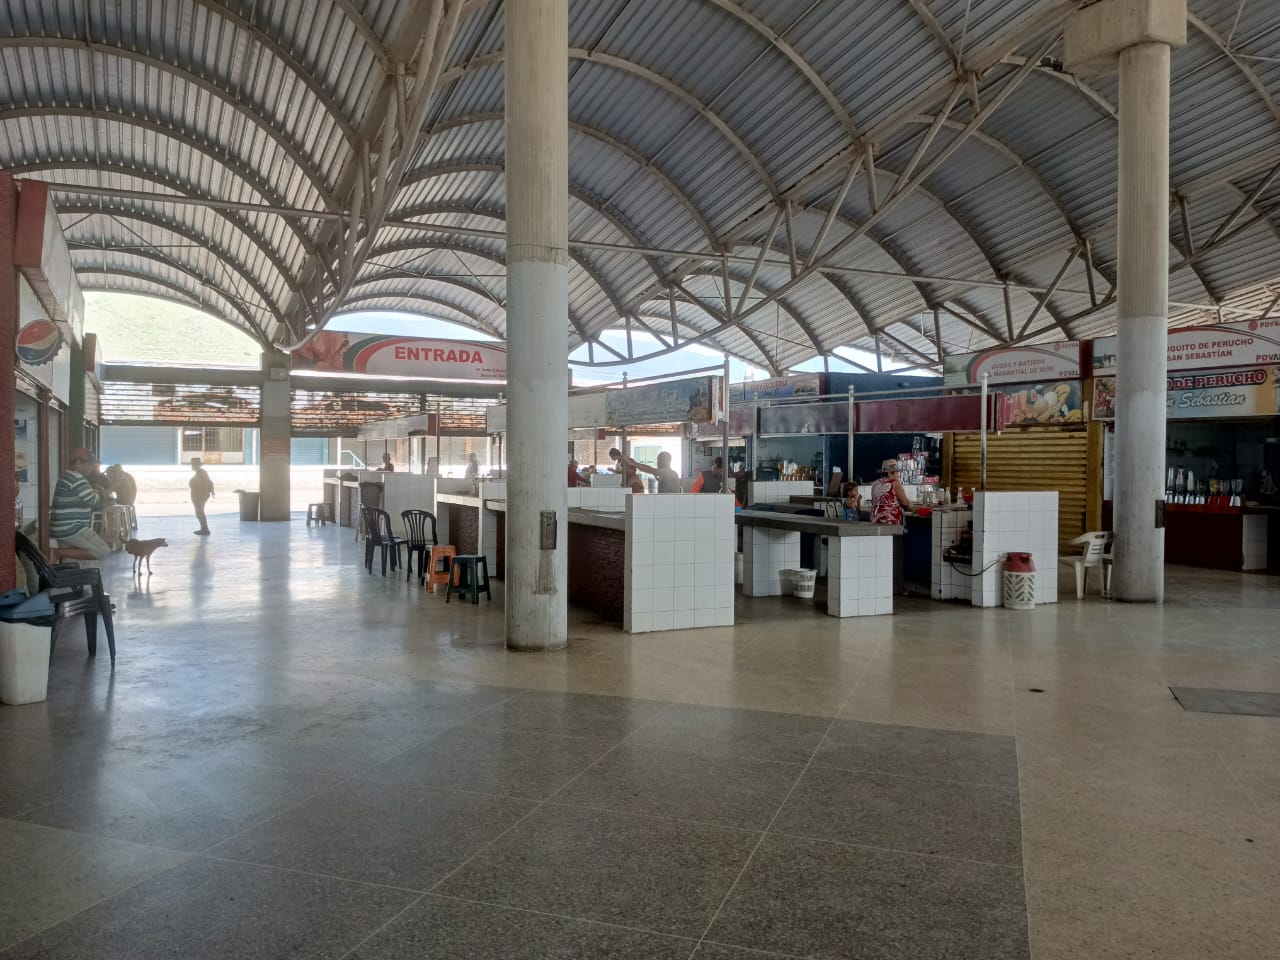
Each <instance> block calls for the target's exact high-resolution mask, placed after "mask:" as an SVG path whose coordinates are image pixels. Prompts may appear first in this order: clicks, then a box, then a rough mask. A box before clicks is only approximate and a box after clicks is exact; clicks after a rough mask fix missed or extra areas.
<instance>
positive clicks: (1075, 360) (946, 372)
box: [942, 340, 1080, 387]
mask: <svg viewBox="0 0 1280 960" xmlns="http://www.w3.org/2000/svg"><path fill="white" fill-rule="evenodd" d="M942 372H943V381H942V383H943V386H944V387H971V386H972V387H976V386H980V385H981V384H982V377H983V375H984V374H985V375H986V377H987V382H988V383H1039V382H1042V381H1058V380H1076V379H1078V378H1079V377H1080V343H1079V341H1076V340H1073V341H1071V342H1069V343H1045V344H1037V345H1036V346H1027V347H1005V348H1002V349H999V350H985V351H983V352H982V353H966V354H959V355H957V356H953V357H946V358H945V359H944V360H943V371H942Z"/></svg>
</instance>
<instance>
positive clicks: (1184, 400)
mask: <svg viewBox="0 0 1280 960" xmlns="http://www.w3.org/2000/svg"><path fill="white" fill-rule="evenodd" d="M1093 384H1094V386H1093V394H1094V404H1093V418H1094V419H1095V420H1114V419H1115V394H1116V391H1117V390H1121V389H1123V387H1122V386H1121V385H1118V384H1117V383H1116V379H1115V377H1095V378H1094V381H1093ZM1100 389H1101V390H1102V392H1103V395H1104V396H1105V397H1106V399H1107V400H1108V401H1109V402H1108V403H1106V404H1105V405H1104V404H1101V403H1099V402H1098V400H1099V390H1100ZM1168 391H1169V392H1168V396H1167V398H1166V404H1167V410H1168V417H1169V419H1170V420H1208V419H1217V420H1226V419H1231V418H1235V417H1273V416H1275V415H1276V414H1277V413H1280V368H1276V367H1251V368H1248V369H1245V370H1217V371H1214V370H1207V371H1206V370H1202V371H1186V372H1183V371H1178V372H1176V373H1175V374H1174V375H1173V376H1171V377H1169V380H1168Z"/></svg>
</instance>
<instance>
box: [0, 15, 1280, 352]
mask: <svg viewBox="0 0 1280 960" xmlns="http://www.w3.org/2000/svg"><path fill="white" fill-rule="evenodd" d="M570 3H571V20H570V23H571V27H570V31H571V35H570V37H569V42H568V48H569V51H568V56H569V69H570V132H569V136H570V139H571V152H570V163H571V170H570V182H571V184H572V186H573V190H572V200H571V245H572V247H573V250H572V252H573V260H572V264H573V265H572V267H571V273H572V276H571V279H570V321H571V323H570V325H571V326H572V328H573V330H574V339H575V342H576V341H580V342H587V343H589V342H592V341H593V339H595V338H598V337H599V336H600V334H601V333H602V332H603V331H605V330H609V329H618V328H620V326H625V325H629V324H631V323H636V324H639V327H638V329H642V330H643V329H647V328H648V327H649V326H651V325H652V326H653V328H654V329H655V330H657V331H658V332H659V333H661V334H663V336H664V337H665V336H666V331H665V330H663V329H661V328H662V327H663V325H664V324H667V325H672V326H673V328H674V330H675V334H673V335H672V336H671V338H670V339H669V340H662V341H659V342H660V343H667V344H668V346H670V347H671V348H674V345H675V343H676V337H683V338H684V339H685V340H688V339H689V337H692V338H696V340H697V341H698V342H704V341H705V342H710V343H714V344H717V345H718V346H720V347H723V348H724V349H728V350H730V351H732V352H737V353H740V354H741V355H742V356H743V357H744V358H745V359H748V360H750V361H751V362H761V361H763V362H765V363H766V364H767V365H769V366H770V367H771V368H772V369H785V368H787V367H789V366H791V365H794V364H795V363H798V362H800V361H802V360H804V359H807V358H808V357H811V356H814V355H824V354H829V353H830V352H831V351H832V350H834V349H835V348H836V347H838V346H843V345H848V344H857V345H859V346H864V347H865V346H872V345H874V341H875V340H876V339H877V337H878V336H883V337H884V338H885V341H886V344H885V346H886V347H887V348H888V349H892V350H896V351H898V352H899V353H901V354H903V355H906V356H912V355H914V356H915V357H916V359H917V360H920V361H921V362H924V361H925V360H927V359H930V358H932V357H934V356H935V355H937V356H939V357H940V356H941V354H943V353H945V352H948V351H949V350H951V349H953V348H956V349H960V348H962V347H966V346H969V345H972V344H974V343H975V342H976V343H978V344H979V345H982V346H986V345H990V344H994V343H999V342H1003V341H1007V340H1019V339H1022V338H1024V337H1038V338H1043V337H1052V336H1067V335H1083V334H1085V333H1098V332H1106V331H1107V330H1109V329H1111V328H1113V326H1114V297H1113V295H1112V294H1113V290H1114V281H1115V204H1114V193H1115V184H1116V115H1115V103H1116V91H1115V88H1116V83H1115V78H1114V77H1113V76H1106V75H1103V76H1096V77H1072V76H1070V75H1068V74H1064V73H1060V72H1057V71H1055V70H1054V69H1053V66H1052V63H1053V55H1054V54H1055V53H1056V52H1057V50H1058V44H1059V35H1060V30H1061V25H1062V21H1063V18H1064V17H1065V15H1066V14H1067V13H1068V12H1069V11H1070V9H1071V7H1072V6H1073V5H1080V4H1081V3H1083V0H1075V3H1073V2H1072V0H1068V2H1065V3H1064V2H1060V0H1003V2H1000V3H987V2H984V3H978V4H975V3H974V2H972V0H884V2H881V3H877V4H869V5H865V8H860V10H859V22H858V29H857V30H849V29H848V6H847V3H846V2H844V0H804V2H800V0H779V2H777V3H773V2H770V3H762V2H759V0H684V2H682V3H679V4H676V3H670V2H654V3H640V4H637V3H633V2H630V3H629V2H627V0H570ZM1188 6H1189V31H1188V44H1187V46H1186V48H1184V49H1182V50H1179V51H1177V52H1175V54H1174V58H1173V79H1174V90H1173V98H1172V104H1171V107H1172V113H1173V116H1174V142H1173V145H1172V154H1171V156H1172V161H1171V173H1172V181H1171V184H1172V188H1173V192H1174V195H1175V209H1174V212H1173V214H1174V215H1173V217H1172V225H1171V236H1170V246H1171V260H1172V263H1173V269H1172V275H1171V294H1172V296H1173V297H1174V300H1175V303H1174V308H1173V315H1172V316H1171V318H1170V319H1171V323H1173V324H1185V323H1188V322H1193V321H1196V320H1200V321H1202V322H1204V321H1212V320H1214V319H1216V318H1218V316H1219V315H1220V314H1219V310H1221V315H1222V316H1237V315H1248V314H1249V313H1252V312H1256V311H1257V310H1258V305H1259V304H1263V305H1266V304H1268V303H1270V302H1271V300H1272V297H1271V296H1270V295H1268V291H1269V290H1270V289H1272V288H1276V289H1280V70H1276V69H1274V68H1273V67H1272V66H1271V64H1272V63H1274V62H1280V31H1276V30H1275V29H1274V17H1273V15H1272V16H1269V15H1268V12H1267V10H1266V9H1265V8H1266V7H1267V6H1268V5H1266V4H1252V5H1250V4H1246V5H1243V6H1240V7H1239V9H1237V6H1239V5H1236V4H1230V5H1224V4H1222V3H1220V2H1216V0H1188ZM1228 6H1229V7H1230V8H1231V9H1227V7H1228ZM433 10H436V11H440V12H446V11H448V10H454V11H455V12H456V13H457V19H456V21H455V20H453V19H452V18H451V17H449V16H441V18H440V20H439V22H440V23H441V24H443V25H444V29H445V30H446V33H447V34H448V32H449V31H452V33H451V35H446V36H445V37H444V39H445V40H446V41H448V42H447V43H443V44H442V45H441V47H440V49H441V50H443V51H444V53H443V56H442V57H441V58H436V57H433V56H432V50H431V49H424V38H425V37H427V36H428V35H429V33H430V23H431V14H432V11H433ZM502 21H503V18H502V3H501V2H500V0H466V2H463V0H427V2H417V0H376V2H375V0H305V2H304V0H276V2H273V3H269V4H262V3H260V2H257V3H255V2H253V0H132V2H122V3H113V4H88V5H86V4H84V3H83V2H81V0H14V2H12V3H10V4H8V5H7V6H6V7H5V9H4V10H3V11H0V65H3V67H4V69H3V71H2V74H0V132H2V134H3V135H0V169H6V170H10V171H13V172H16V173H18V174H20V175H27V174H37V175H44V176H46V177H48V178H49V179H51V180H53V181H54V182H55V190H56V194H55V196H56V199H57V201H58V202H59V204H60V207H61V210H62V212H63V215H64V223H65V225H67V226H68V227H72V225H73V224H74V223H75V221H76V219H77V218H79V217H81V216H85V215H86V214H88V213H90V212H92V213H95V214H103V215H105V216H110V217H118V218H120V220H121V221H124V222H126V223H127V224H128V229H127V230H125V229H114V228H113V229H98V226H100V225H99V224H98V223H97V222H96V221H93V220H91V221H89V222H88V223H86V224H82V225H79V228H78V229H79V230H80V233H79V236H80V237H82V238H86V237H88V234H87V233H86V232H85V231H87V230H89V229H98V232H97V234H95V235H94V236H93V237H92V238H91V239H92V240H93V241H94V242H96V243H97V244H98V249H100V250H105V251H106V252H104V253H102V254H101V255H97V254H94V253H92V252H91V251H90V250H89V249H88V248H87V247H86V248H85V249H83V250H79V249H78V250H77V252H76V266H77V269H78V270H80V271H81V272H82V275H83V277H84V279H85V280H86V281H91V282H92V283H89V282H86V286H91V285H93V284H97V285H102V284H104V283H108V282H109V280H108V278H109V277H110V276H112V275H114V276H118V277H119V280H120V283H121V285H127V286H128V287H129V288H130V289H150V290H152V291H153V292H155V293H156V294H157V295H161V296H168V297H171V298H174V297H186V296H193V297H195V298H196V301H197V302H201V300H200V298H201V297H204V298H205V299H206V300H209V301H215V302H217V303H218V304H219V306H218V311H217V312H218V313H219V314H220V315H222V316H223V317H224V319H227V320H228V322H232V323H235V324H237V325H238V326H243V327H244V328H245V329H249V330H251V332H253V335H255V336H257V337H258V338H259V339H260V340H262V341H264V342H265V343H271V344H278V345H280V346H283V347H288V346H290V345H292V344H293V343H295V342H296V340H297V338H298V337H300V336H302V335H304V332H305V329H306V328H307V327H309V326H311V325H312V324H313V323H314V322H315V321H316V320H317V319H321V320H323V319H325V318H327V317H329V316H332V315H336V314H340V313H344V312H350V311H351V310H352V309H357V308H359V307H360V306H361V305H362V304H376V305H378V306H379V307H380V308H387V309H406V310H409V311H410V312H413V311H417V312H428V313H429V312H431V311H437V312H449V313H450V316H451V317H452V318H461V320H460V322H463V321H465V322H468V323H469V324H470V325H471V326H473V327H475V328H476V329H484V330H486V331H487V332H501V331H502V330H504V329H505V317H504V315H503V308H502V300H503V296H504V294H503V293H502V291H504V290H505V283H502V282H501V279H500V278H486V279H485V280H484V281H483V282H482V281H481V279H480V278H478V277H476V276H474V274H476V273H481V272H486V271H487V272H501V270H502V262H503V259H504V258H503V255H502V246H503V245H502V239H501V236H500V231H501V230H502V228H503V222H504V221H503V215H504V206H503V199H504V198H503V195H502V190H503V184H504V177H503V171H502V148H503V141H504V137H503V133H504V131H503V127H502V121H503V118H502V101H503V96H502V81H503V77H502V62H503V59H504V34H503V22H502ZM455 23H456V26H455ZM706 51H714V56H708V55H707V53H706ZM1046 55H1047V56H1048V59H1046V60H1044V61H1043V63H1042V58H1044V57H1046ZM433 80H434V88H433V89H426V84H427V83H429V82H432V81H433ZM393 105H395V106H394V107H393ZM419 108H421V109H419ZM393 109H394V111H395V113H396V114H397V115H398V119H399V120H400V121H403V120H404V118H405V117H407V116H410V115H411V114H415V115H420V116H422V118H423V123H422V125H421V127H420V128H406V127H404V126H403V125H402V123H395V122H389V121H388V114H389V112H390V111H392V110H393ZM1046 116H1052V117H1053V118H1054V122H1053V123H1051V124H1048V123H1045V122H1044V118H1045V117H1046ZM400 156H403V158H404V167H405V175H404V176H403V177H402V178H400V179H399V180H397V181H396V182H390V180H388V186H387V188H386V191H387V192H386V193H385V194H384V193H383V192H382V188H381V187H380V185H379V171H380V170H381V169H383V168H386V169H391V170H397V169H398V165H397V164H396V163H394V162H390V161H395V160H396V158H397V157H400ZM383 200H385V201H386V204H385V209H386V210H387V211H389V212H388V213H387V214H386V220H387V222H385V223H383V222H381V220H382V216H381V210H382V208H378V209H377V210H375V209H374V208H375V201H378V202H379V203H380V202H381V201H383ZM202 204H204V205H211V206H210V208H209V210H207V211H205V212H202V213H201V212H197V211H198V210H199V207H200V206H201V205H202ZM357 206H359V207H361V208H362V209H363V210H364V217H365V219H372V222H371V226H372V227H374V228H375V229H376V233H375V234H374V235H373V236H372V237H371V238H370V241H369V244H368V249H367V250H366V251H365V253H367V254H369V255H370V257H369V258H366V257H363V256H362V258H361V259H362V261H363V262H355V261H352V267H351V268H350V271H348V269H347V267H346V263H347V262H348V257H349V253H348V251H349V249H354V246H355V245H356V244H359V243H360V242H362V241H361V234H362V230H363V229H364V228H363V227H362V226H361V225H360V224H354V225H353V224H352V222H351V219H350V217H351V213H352V210H353V208H354V207H357ZM70 232H71V235H72V238H73V245H74V238H75V237H76V236H77V233H76V229H75V228H73V229H71V231H70ZM495 234H499V235H496V236H495ZM174 242H176V243H180V244H184V245H188V246H189V247H190V248H191V249H190V250H188V249H172V250H170V249H165V252H164V253H158V252H157V250H159V249H161V248H167V247H168V246H170V245H171V244H172V243H174ZM197 247H198V250H197ZM193 251H195V252H193ZM432 251H441V252H442V253H440V254H434V253H433V252H432ZM450 251H452V255H453V256H454V257H456V258H458V259H455V260H454V261H453V267H452V268H450V269H434V272H433V270H432V269H428V270H422V271H418V272H420V273H421V274H422V275H421V276H415V268H416V267H417V266H420V265H424V264H425V265H428V266H432V267H433V268H435V267H443V266H447V263H445V261H444V260H443V259H441V258H442V257H443V256H444V254H445V253H448V252H450ZM438 259H440V260H441V262H440V263H437V262H436V261H437V260H438ZM460 261H466V262H465V263H460ZM467 264H470V267H467ZM481 264H485V265H486V266H483V267H482V266H481ZM468 270H470V272H471V274H472V275H471V276H468ZM148 277H152V278H154V279H153V282H151V283H150V284H149V285H148V282H147V278H148ZM184 277H185V280H184V279H182V278H184ZM726 285H727V288H728V289H727V290H726V289H725V287H726ZM1108 287H1110V288H1112V289H1111V290H1108V289H1107V288H1108ZM716 291H719V292H716ZM771 308H774V309H771ZM934 309H938V310H939V311H940V317H939V324H938V329H939V331H940V337H939V339H940V340H941V341H942V342H941V343H940V344H939V343H932V342H931V339H930V338H931V337H932V336H933V331H932V325H931V324H924V327H925V329H923V330H922V329H921V324H920V323H919V322H918V317H919V316H920V315H921V313H922V312H923V311H929V310H934ZM1037 317H1038V318H1039V322H1033V321H1036V320H1037ZM770 321H772V324H771V323H770ZM771 325H772V326H773V327H774V330H773V333H772V334H771V333H770V332H769V331H768V329H767V328H768V327H770V326H771ZM784 328H785V329H784ZM686 333H687V334H688V337H684V334H686ZM771 338H772V339H771ZM606 352H607V351H606ZM628 359H629V358H628ZM600 362H601V363H605V362H608V363H616V362H619V361H618V359H617V358H616V357H610V358H605V357H604V356H603V355H602V357H601V359H600Z"/></svg>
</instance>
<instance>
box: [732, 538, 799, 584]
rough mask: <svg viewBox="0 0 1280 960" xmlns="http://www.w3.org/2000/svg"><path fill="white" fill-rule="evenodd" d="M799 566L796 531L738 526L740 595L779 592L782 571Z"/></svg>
mask: <svg viewBox="0 0 1280 960" xmlns="http://www.w3.org/2000/svg"><path fill="white" fill-rule="evenodd" d="M798 566H800V533H799V531H796V530H775V529H771V528H769V527H743V528H742V595H743V596H744V597H780V596H782V593H783V589H782V571H783V570H794V569H795V568H796V567H798Z"/></svg>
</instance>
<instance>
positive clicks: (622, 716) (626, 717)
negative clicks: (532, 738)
mask: <svg viewBox="0 0 1280 960" xmlns="http://www.w3.org/2000/svg"><path fill="white" fill-rule="evenodd" d="M665 709H667V704H665V703H659V702H657V701H653V700H631V699H628V698H626V697H604V696H595V695H592V694H585V693H544V692H541V691H527V692H522V693H519V694H517V695H516V696H513V697H510V698H508V699H506V700H504V701H503V702H502V703H499V704H496V705H494V706H492V707H490V708H488V709H486V710H484V711H482V712H480V713H479V714H477V715H476V716H475V717H474V718H473V719H474V722H475V723H476V724H484V725H489V724H493V725H499V726H506V727H514V728H516V729H518V730H524V731H541V732H544V733H554V734H558V735H560V736H565V737H587V738H594V739H601V740H608V739H613V740H621V739H622V738H623V737H625V736H626V735H627V734H629V733H630V732H631V731H632V730H634V729H635V728H636V727H638V726H640V725H641V724H642V723H644V722H645V721H647V720H652V719H653V718H654V717H656V716H658V714H660V713H662V712H663V711H664V710H665Z"/></svg>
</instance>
